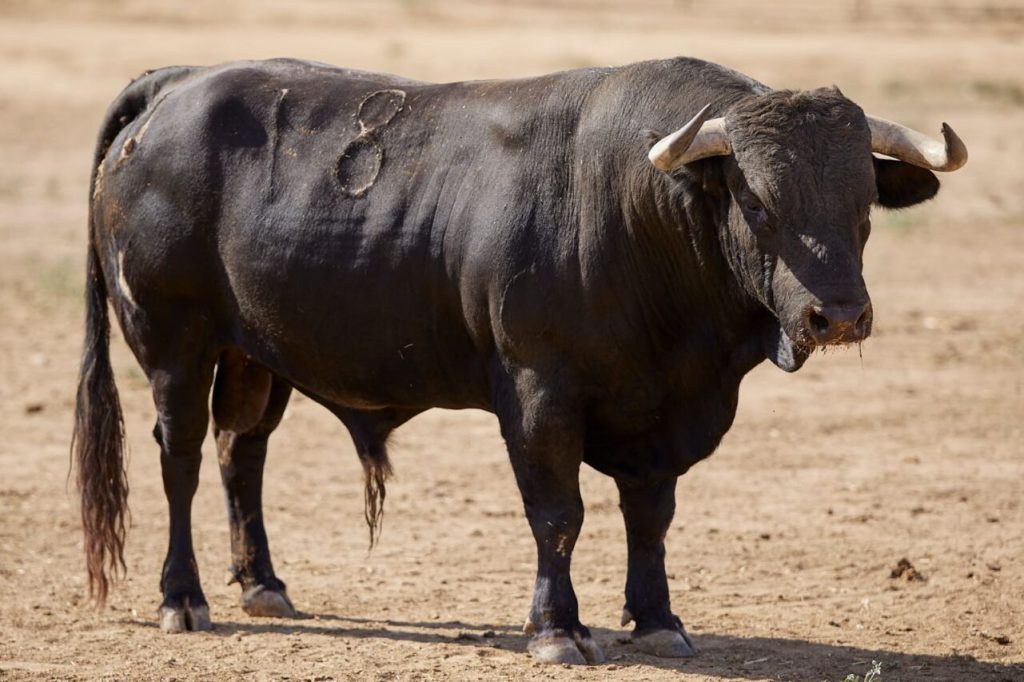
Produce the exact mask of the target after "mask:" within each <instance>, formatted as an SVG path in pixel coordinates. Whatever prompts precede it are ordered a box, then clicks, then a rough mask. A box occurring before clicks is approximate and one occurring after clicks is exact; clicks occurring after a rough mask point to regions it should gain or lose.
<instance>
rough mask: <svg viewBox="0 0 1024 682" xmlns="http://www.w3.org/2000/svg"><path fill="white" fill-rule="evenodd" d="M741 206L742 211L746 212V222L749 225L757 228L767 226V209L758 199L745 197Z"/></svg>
mask: <svg viewBox="0 0 1024 682" xmlns="http://www.w3.org/2000/svg"><path fill="white" fill-rule="evenodd" d="M741 206H743V213H745V214H746V218H747V222H748V223H749V224H750V226H751V227H753V228H754V229H757V230H764V229H767V228H768V211H766V210H765V208H764V206H763V205H762V204H761V202H760V201H758V200H757V199H753V198H747V199H745V200H744V201H743V203H742V204H741Z"/></svg>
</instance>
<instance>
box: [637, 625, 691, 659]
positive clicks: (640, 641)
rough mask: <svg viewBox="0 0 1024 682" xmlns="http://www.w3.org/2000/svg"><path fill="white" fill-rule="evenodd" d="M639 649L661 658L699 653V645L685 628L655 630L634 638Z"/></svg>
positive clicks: (689, 655)
mask: <svg viewBox="0 0 1024 682" xmlns="http://www.w3.org/2000/svg"><path fill="white" fill-rule="evenodd" d="M631 639H632V640H633V644H634V645H635V646H636V648H637V649H639V650H640V651H642V652H644V653H645V654H650V655H652V656H658V657H660V658H690V657H692V656H696V655H697V647H696V646H694V644H693V640H692V639H690V636H689V635H687V634H686V631H685V630H655V631H654V632H649V633H647V634H645V635H640V636H636V635H634V636H633V637H632V638H631Z"/></svg>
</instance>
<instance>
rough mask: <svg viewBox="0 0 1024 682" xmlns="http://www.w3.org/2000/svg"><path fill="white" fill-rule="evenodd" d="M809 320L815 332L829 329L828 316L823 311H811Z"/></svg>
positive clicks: (822, 332)
mask: <svg viewBox="0 0 1024 682" xmlns="http://www.w3.org/2000/svg"><path fill="white" fill-rule="evenodd" d="M807 322H808V323H809V324H810V327H811V331H813V332H814V333H815V334H824V333H825V332H827V331H828V326H829V322H828V318H827V317H825V316H824V315H822V314H821V313H818V312H814V311H811V314H810V315H809V316H808V317H807Z"/></svg>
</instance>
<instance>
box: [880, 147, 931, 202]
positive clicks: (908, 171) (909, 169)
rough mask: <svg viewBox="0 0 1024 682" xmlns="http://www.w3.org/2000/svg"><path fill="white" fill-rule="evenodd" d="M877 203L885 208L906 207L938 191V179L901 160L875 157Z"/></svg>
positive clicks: (926, 171) (927, 171)
mask: <svg viewBox="0 0 1024 682" xmlns="http://www.w3.org/2000/svg"><path fill="white" fill-rule="evenodd" d="M875 182H876V183H877V184H878V204H879V205H880V206H883V207H885V208H906V207H907V206H913V205H914V204H919V203H921V202H922V201H928V200H929V199H931V198H932V197H933V196H935V194H936V193H937V192H938V191H939V179H938V178H937V177H935V173H932V172H931V171H930V170H927V169H925V168H918V167H917V166H914V165H911V164H909V163H904V162H902V161H893V160H890V159H879V158H877V157H876V158H875Z"/></svg>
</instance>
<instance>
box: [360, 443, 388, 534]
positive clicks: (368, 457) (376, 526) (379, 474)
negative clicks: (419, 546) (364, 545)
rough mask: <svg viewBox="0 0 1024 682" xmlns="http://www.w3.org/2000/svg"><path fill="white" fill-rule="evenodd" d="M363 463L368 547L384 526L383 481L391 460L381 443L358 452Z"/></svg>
mask: <svg viewBox="0 0 1024 682" xmlns="http://www.w3.org/2000/svg"><path fill="white" fill-rule="evenodd" d="M359 461H360V462H362V465H363V475H364V478H365V481H366V489H365V491H364V495H363V513H364V515H365V516H366V525H367V526H368V527H369V529H370V549H373V547H374V545H375V544H376V543H377V541H378V540H380V534H381V531H382V530H383V528H384V498H385V497H387V488H386V486H385V483H386V482H387V480H388V477H390V476H391V473H392V472H391V462H390V461H389V460H388V453H387V449H386V448H385V447H384V445H383V444H381V445H380V446H379V447H376V448H373V449H371V450H370V451H369V452H366V453H363V452H360V453H359Z"/></svg>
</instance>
